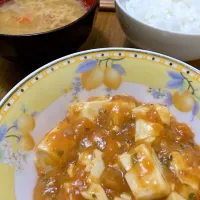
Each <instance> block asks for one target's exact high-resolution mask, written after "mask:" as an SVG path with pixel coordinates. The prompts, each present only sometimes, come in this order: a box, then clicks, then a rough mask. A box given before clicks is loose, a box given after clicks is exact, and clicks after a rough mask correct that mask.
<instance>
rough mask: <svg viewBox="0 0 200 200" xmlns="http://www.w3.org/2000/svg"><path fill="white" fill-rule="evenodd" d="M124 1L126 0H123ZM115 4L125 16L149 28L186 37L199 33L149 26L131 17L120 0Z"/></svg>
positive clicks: (198, 35) (199, 35) (197, 35)
mask: <svg viewBox="0 0 200 200" xmlns="http://www.w3.org/2000/svg"><path fill="white" fill-rule="evenodd" d="M125 1H126V0H125ZM115 5H117V6H118V7H119V8H120V9H121V10H122V11H123V12H124V13H125V14H126V15H127V16H129V17H130V18H131V19H133V20H135V21H136V22H138V23H140V24H142V25H145V26H147V27H149V28H152V29H154V30H156V31H163V32H167V33H169V34H174V35H181V36H188V37H193V36H194V37H200V33H199V34H197V33H182V32H177V31H172V30H166V29H163V28H158V27H154V26H151V25H149V24H147V23H144V22H143V21H140V20H138V19H137V18H135V17H133V16H132V15H130V14H129V13H128V11H127V10H126V8H125V7H124V6H123V5H122V3H121V2H120V0H115Z"/></svg>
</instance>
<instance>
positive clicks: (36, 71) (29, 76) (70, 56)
mask: <svg viewBox="0 0 200 200" xmlns="http://www.w3.org/2000/svg"><path fill="white" fill-rule="evenodd" d="M101 51H130V52H138V53H146V54H149V55H153V56H157V57H161V58H165V59H168V60H170V61H172V62H176V63H178V64H180V65H183V66H184V67H186V68H188V69H190V70H192V71H194V72H196V73H198V74H200V70H198V69H196V68H194V67H193V66H191V65H189V64H187V63H185V62H183V61H180V60H178V59H176V58H173V57H170V56H167V55H164V54H161V53H157V52H153V51H149V50H142V49H136V48H124V47H109V48H98V49H90V50H85V51H80V52H77V53H73V54H70V55H66V56H63V57H61V58H58V59H56V60H54V61H51V62H49V63H47V64H45V65H43V66H41V67H39V68H38V69H36V70H35V71H33V72H32V73H30V74H29V75H27V76H26V77H25V78H23V79H22V80H21V81H19V82H18V83H17V84H16V85H15V86H14V87H13V88H12V89H11V90H9V92H8V93H7V94H6V95H5V96H4V97H3V98H2V99H1V101H0V109H1V108H2V107H3V105H4V104H5V103H6V102H7V100H8V99H9V98H10V96H11V95H12V94H13V93H14V92H15V91H16V90H17V89H19V88H20V87H21V86H22V85H23V84H24V83H26V82H27V81H28V80H30V79H31V78H32V77H34V76H35V75H36V74H38V73H39V72H41V71H43V70H45V69H47V68H49V67H50V66H52V65H54V64H56V63H58V62H60V61H63V60H66V59H69V58H72V57H75V56H80V55H84V54H88V53H95V52H101Z"/></svg>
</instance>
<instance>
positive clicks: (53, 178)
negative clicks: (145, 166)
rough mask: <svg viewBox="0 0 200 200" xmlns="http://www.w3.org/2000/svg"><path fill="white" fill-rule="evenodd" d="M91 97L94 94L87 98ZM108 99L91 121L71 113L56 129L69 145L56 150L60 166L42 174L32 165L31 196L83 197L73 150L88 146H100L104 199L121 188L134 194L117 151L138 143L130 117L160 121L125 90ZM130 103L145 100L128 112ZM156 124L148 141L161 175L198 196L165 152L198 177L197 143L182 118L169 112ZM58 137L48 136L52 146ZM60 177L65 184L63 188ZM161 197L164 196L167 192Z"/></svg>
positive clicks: (45, 199) (41, 199) (53, 199)
mask: <svg viewBox="0 0 200 200" xmlns="http://www.w3.org/2000/svg"><path fill="white" fill-rule="evenodd" d="M93 100H95V98H92V99H91V101H93ZM112 102H116V103H117V105H118V107H117V109H116V108H114V106H113V104H109V105H105V106H103V107H102V108H101V109H100V111H99V114H98V116H97V117H96V119H95V121H94V122H92V121H91V120H88V119H86V118H79V119H78V120H77V119H74V120H73V124H70V125H69V127H68V131H67V132H65V133H62V134H65V137H62V139H61V140H63V138H64V140H68V143H69V142H70V141H71V143H72V145H71V148H67V147H66V151H60V152H59V151H58V155H59V156H60V157H63V158H65V155H66V159H64V161H63V162H62V164H61V165H60V166H58V167H55V168H53V170H52V171H50V172H48V173H46V174H43V173H41V172H40V171H38V174H39V175H40V176H39V179H38V182H37V185H36V187H35V191H34V200H82V199H83V200H84V199H85V198H84V197H83V196H82V195H81V192H82V191H84V190H86V189H87V188H88V187H89V185H88V183H87V181H86V180H87V178H88V172H86V171H85V166H84V165H82V164H80V163H78V162H77V159H78V154H79V153H81V152H93V150H94V149H98V150H100V151H101V152H103V156H102V157H103V161H104V163H105V169H104V171H103V173H102V174H101V177H100V180H99V184H100V185H101V186H102V188H103V189H104V191H105V193H106V195H107V197H108V199H109V200H112V199H114V197H119V196H120V194H121V193H127V194H128V195H130V197H131V199H133V200H134V199H135V198H134V196H133V194H132V192H131V190H130V188H129V186H128V184H127V182H126V180H125V177H124V176H125V170H124V169H123V167H122V166H120V163H119V161H118V156H119V155H121V154H122V153H124V152H128V151H129V150H130V149H132V148H133V147H136V146H138V144H139V143H137V142H135V136H134V134H135V122H136V117H137V118H138V117H140V118H142V119H145V120H147V121H149V122H153V123H160V124H162V121H161V119H160V117H159V115H158V113H157V111H156V110H155V108H154V106H153V105H152V104H142V103H140V102H137V101H136V100H135V99H134V98H132V97H130V96H120V95H116V96H114V97H112ZM121 102H126V103H128V105H129V106H124V105H122V104H121ZM131 104H134V105H136V106H139V105H145V106H146V107H148V108H149V111H148V113H147V114H145V115H141V116H136V115H134V114H133V113H132V112H131V109H132V107H131V106H130V105H131ZM66 121H69V120H66ZM162 126H163V129H162V131H161V134H160V135H159V136H157V137H156V139H155V140H154V141H153V143H152V145H151V146H152V148H153V149H154V150H155V152H156V155H157V157H158V159H159V161H160V162H161V164H162V166H163V169H164V170H163V171H164V172H163V173H164V176H165V179H166V180H167V182H169V183H170V185H172V186H173V190H174V191H176V192H177V193H179V194H181V195H182V196H185V198H186V197H187V198H186V199H189V200H193V199H200V194H199V192H196V191H195V192H193V191H192V190H190V189H188V187H187V186H186V185H183V184H181V183H180V181H179V180H178V178H177V177H176V175H175V173H174V172H173V171H172V170H171V168H170V163H171V161H172V159H173V158H172V157H171V156H170V155H171V152H174V151H175V152H179V153H180V154H181V155H182V156H183V157H184V159H185V161H186V162H187V164H188V165H189V166H190V167H192V170H193V173H194V174H195V175H196V177H197V178H198V180H200V149H199V147H198V146H197V145H196V144H195V142H194V134H193V132H192V130H191V129H190V128H189V127H188V126H187V125H186V124H183V123H179V122H177V121H176V119H175V118H174V117H171V119H170V124H169V125H166V124H162ZM72 135H73V137H72ZM61 140H60V139H59V138H58V140H55V141H54V147H55V151H57V149H59V148H58V147H59V145H60V141H61ZM62 142H63V144H64V145H66V146H68V147H69V146H70V144H68V143H66V144H65V143H64V141H62ZM133 161H134V159H133ZM71 164H74V166H75V167H74V168H73V170H74V171H73V172H74V174H75V175H74V176H73V177H70V176H69V174H68V172H67V169H68V168H69V166H70V165H71ZM116 165H117V166H118V167H116ZM66 183H70V184H71V185H70V187H69V188H70V189H68V190H67V191H66V189H65V186H66ZM95 198H96V197H95V195H94V199H95ZM162 199H167V197H164V198H162Z"/></svg>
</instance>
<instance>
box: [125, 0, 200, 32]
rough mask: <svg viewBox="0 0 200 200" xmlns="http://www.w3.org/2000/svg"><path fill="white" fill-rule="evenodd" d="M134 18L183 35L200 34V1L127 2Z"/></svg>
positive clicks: (132, 0)
mask: <svg viewBox="0 0 200 200" xmlns="http://www.w3.org/2000/svg"><path fill="white" fill-rule="evenodd" d="M123 4H124V6H125V9H126V10H127V12H128V13H129V14H130V15H131V16H133V17H134V18H136V19H138V20H140V21H142V22H144V23H146V24H149V25H151V26H154V27H157V28H161V29H165V30H169V31H175V32H182V33H190V34H197V33H200V0H126V1H125V3H123Z"/></svg>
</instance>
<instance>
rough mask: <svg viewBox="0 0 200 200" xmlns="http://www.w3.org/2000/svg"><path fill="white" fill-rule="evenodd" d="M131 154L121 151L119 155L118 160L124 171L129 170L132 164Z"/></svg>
mask: <svg viewBox="0 0 200 200" xmlns="http://www.w3.org/2000/svg"><path fill="white" fill-rule="evenodd" d="M131 156H132V154H130V153H123V154H121V155H120V156H119V161H120V163H121V164H122V166H123V167H124V169H125V170H126V171H129V170H130V169H131V168H132V166H133V161H132V157H131Z"/></svg>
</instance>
